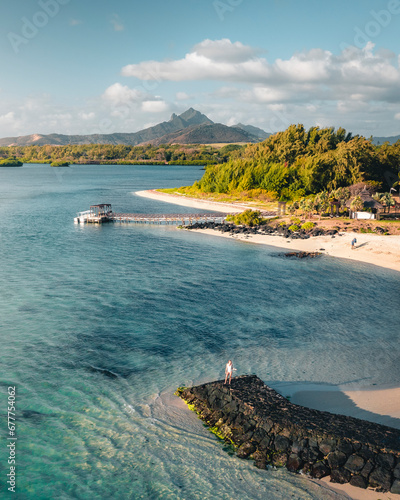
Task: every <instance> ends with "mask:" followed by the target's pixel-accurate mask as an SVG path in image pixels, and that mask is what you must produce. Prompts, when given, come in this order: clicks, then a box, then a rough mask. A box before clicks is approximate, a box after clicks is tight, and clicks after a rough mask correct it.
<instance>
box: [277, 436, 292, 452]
mask: <svg viewBox="0 0 400 500" xmlns="http://www.w3.org/2000/svg"><path fill="white" fill-rule="evenodd" d="M290 444H291V443H290V440H289V439H288V438H286V437H285V436H280V435H278V436H276V437H275V441H274V446H275V449H276V450H277V451H287V450H288V449H289V448H290Z"/></svg>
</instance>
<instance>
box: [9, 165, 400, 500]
mask: <svg viewBox="0 0 400 500" xmlns="http://www.w3.org/2000/svg"><path fill="white" fill-rule="evenodd" d="M202 173H203V172H202V170H201V169H200V168H199V167H175V166H174V167H164V166H154V167H142V166H72V167H70V168H66V169H54V168H51V167H49V166H47V165H26V166H24V167H22V168H2V169H0V210H1V214H2V216H1V218H0V255H1V256H2V259H1V268H0V269H1V273H0V311H1V315H0V328H1V333H0V390H1V392H0V415H1V416H2V418H1V426H0V427H1V428H0V436H1V441H2V445H1V450H0V498H11V495H12V494H11V493H9V492H8V491H7V487H8V485H7V484H6V480H7V476H6V474H7V473H8V472H9V465H8V463H7V460H8V453H7V451H8V449H7V447H6V444H7V442H8V441H9V440H7V438H9V437H10V436H9V430H8V428H7V389H8V387H9V386H15V388H16V409H17V421H16V437H17V444H16V462H17V469H16V470H17V475H16V482H17V488H16V491H17V493H16V494H15V495H14V498H18V500H19V499H21V500H24V499H55V498H57V499H90V500H95V499H110V498H113V499H151V500H152V499H231V498H232V499H233V498H235V499H241V500H246V499H265V498H268V499H272V500H274V499H285V500H286V499H292V498H293V499H333V498H343V496H341V495H340V494H336V493H334V492H331V491H329V490H327V489H326V488H324V487H323V486H321V484H320V483H319V482H311V481H309V480H308V479H306V478H303V477H301V476H296V475H293V474H289V473H288V472H286V471H284V470H268V471H260V470H258V469H256V468H255V467H254V466H253V464H252V462H251V461H244V460H239V459H238V458H236V457H234V456H231V455H230V454H229V453H228V451H227V450H226V449H225V447H224V445H223V443H221V442H220V441H219V440H218V439H217V438H216V437H215V436H213V435H212V434H211V433H210V432H209V431H208V430H207V429H206V428H205V427H204V426H203V425H202V423H201V422H200V421H199V420H198V419H197V417H196V415H195V414H194V413H192V412H190V411H189V410H187V408H186V406H185V405H184V404H183V403H182V402H181V401H180V400H179V399H178V398H177V397H175V396H173V392H174V391H175V389H176V388H177V387H178V386H181V385H191V384H199V383H203V382H206V381H211V380H215V379H218V378H222V376H223V372H224V366H225V363H226V361H227V360H228V359H233V361H234V365H235V367H236V368H237V372H236V373H237V374H244V373H256V374H257V375H258V376H259V377H260V378H262V379H263V380H264V381H265V382H266V383H268V384H270V385H271V386H272V387H274V385H279V383H281V382H295V381H303V382H315V383H330V384H342V383H346V382H352V381H358V383H359V384H361V385H362V384H365V385H371V384H373V383H376V384H388V383H392V384H399V383H400V368H399V366H400V365H399V362H398V360H399V354H400V343H399V314H398V312H399V291H400V279H399V273H395V272H392V271H390V270H385V269H381V268H379V267H374V266H369V265H366V264H360V263H355V262H350V261H345V260H340V259H331V258H329V257H324V258H321V259H314V260H307V261H294V260H290V259H289V260H288V259H284V258H282V257H281V256H280V252H279V249H277V248H273V247H266V246H265V247H264V246H258V245H254V244H250V243H243V242H237V241H230V240H227V239H224V238H219V237H214V236H205V235H200V234H196V233H192V232H188V231H181V230H178V229H176V228H175V227H174V226H157V225H136V224H110V225H103V226H80V225H74V223H73V217H74V215H75V213H76V212H77V211H80V210H86V209H87V208H88V207H89V205H91V204H95V203H112V205H113V208H114V210H116V211H121V212H142V213H166V212H168V213H180V212H190V213H193V212H198V210H195V209H191V208H185V207H180V206H174V205H170V204H164V203H161V202H157V201H154V200H148V199H144V198H140V197H137V196H135V194H134V192H135V191H138V190H142V189H149V188H155V187H174V186H180V185H187V184H191V183H193V182H194V180H196V179H198V178H200V177H201V175H202Z"/></svg>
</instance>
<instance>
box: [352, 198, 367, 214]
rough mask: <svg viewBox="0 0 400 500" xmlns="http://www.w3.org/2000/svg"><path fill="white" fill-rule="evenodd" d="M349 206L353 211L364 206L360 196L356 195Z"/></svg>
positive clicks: (359, 209) (360, 209)
mask: <svg viewBox="0 0 400 500" xmlns="http://www.w3.org/2000/svg"><path fill="white" fill-rule="evenodd" d="M350 208H351V210H352V211H353V212H361V211H362V210H363V208H364V202H363V201H362V199H361V197H360V196H356V197H355V198H354V200H353V201H352V202H351V204H350Z"/></svg>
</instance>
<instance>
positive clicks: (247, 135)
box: [0, 108, 268, 146]
mask: <svg viewBox="0 0 400 500" xmlns="http://www.w3.org/2000/svg"><path fill="white" fill-rule="evenodd" d="M207 125H209V126H212V128H207V127H204V126H207ZM214 126H215V127H214ZM197 128H198V130H197V131H196V129H197ZM247 128H248V129H249V130H247ZM238 129H240V130H238ZM250 129H254V130H255V131H256V132H255V133H254V134H253V132H251V131H250ZM260 132H261V133H264V134H266V133H265V132H264V131H262V130H261V129H257V128H256V127H251V126H250V125H240V124H239V125H236V126H235V127H227V126H226V125H221V124H215V123H214V122H213V121H212V120H210V119H209V118H208V117H207V116H206V115H203V114H202V113H200V112H199V111H196V110H195V109H193V108H190V109H188V110H187V111H185V112H184V113H182V114H181V115H179V116H178V115H176V114H175V113H173V114H172V116H171V118H170V120H169V121H167V122H162V123H159V124H158V125H154V126H153V127H149V128H146V129H143V130H140V131H139V132H134V133H114V134H91V135H64V134H48V135H44V134H33V135H25V136H19V137H5V138H4V139H0V146H31V145H37V146H44V145H47V144H49V145H55V146H57V145H59V146H66V145H68V144H73V145H81V144H112V145H117V144H124V145H127V146H137V145H138V144H144V143H146V144H148V143H150V142H151V143H153V141H155V142H157V143H158V144H167V143H170V142H176V143H178V144H190V143H191V142H190V141H192V140H193V143H194V144H207V143H212V142H227V143H230V142H258V141H260V140H262V139H260V137H261V136H260ZM202 134H203V135H202ZM267 135H268V134H267ZM161 139H162V140H161ZM160 141H161V142H160ZM185 141H187V142H185Z"/></svg>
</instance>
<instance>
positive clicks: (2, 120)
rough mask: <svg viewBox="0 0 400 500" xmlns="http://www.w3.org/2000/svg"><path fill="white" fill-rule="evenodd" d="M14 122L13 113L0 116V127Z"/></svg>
mask: <svg viewBox="0 0 400 500" xmlns="http://www.w3.org/2000/svg"><path fill="white" fill-rule="evenodd" d="M14 120H15V113H14V112H13V111H9V112H8V113H6V114H4V115H0V125H9V124H11V123H13V121H14Z"/></svg>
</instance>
